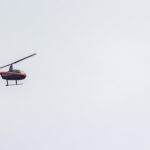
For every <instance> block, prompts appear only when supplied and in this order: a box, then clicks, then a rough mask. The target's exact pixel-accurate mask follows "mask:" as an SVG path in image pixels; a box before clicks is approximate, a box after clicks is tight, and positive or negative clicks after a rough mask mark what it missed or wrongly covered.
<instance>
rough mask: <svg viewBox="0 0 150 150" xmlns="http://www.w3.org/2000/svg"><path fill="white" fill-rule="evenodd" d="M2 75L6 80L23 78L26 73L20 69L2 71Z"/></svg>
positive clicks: (0, 73)
mask: <svg viewBox="0 0 150 150" xmlns="http://www.w3.org/2000/svg"><path fill="white" fill-rule="evenodd" d="M0 75H1V76H2V79H4V80H23V79H25V78H26V74H25V73H24V72H22V71H20V70H17V71H7V72H0Z"/></svg>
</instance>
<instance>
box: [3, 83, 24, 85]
mask: <svg viewBox="0 0 150 150" xmlns="http://www.w3.org/2000/svg"><path fill="white" fill-rule="evenodd" d="M17 85H23V83H19V84H17ZM6 86H16V84H8V85H6Z"/></svg>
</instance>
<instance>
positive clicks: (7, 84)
mask: <svg viewBox="0 0 150 150" xmlns="http://www.w3.org/2000/svg"><path fill="white" fill-rule="evenodd" d="M13 85H23V83H19V84H18V82H17V80H16V84H9V83H8V80H6V86H13Z"/></svg>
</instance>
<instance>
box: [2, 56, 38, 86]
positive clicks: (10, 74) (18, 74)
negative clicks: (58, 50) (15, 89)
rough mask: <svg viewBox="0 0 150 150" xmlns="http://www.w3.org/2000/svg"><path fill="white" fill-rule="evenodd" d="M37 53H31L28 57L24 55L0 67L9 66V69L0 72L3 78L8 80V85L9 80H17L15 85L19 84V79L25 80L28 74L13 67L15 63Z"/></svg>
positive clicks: (7, 84)
mask: <svg viewBox="0 0 150 150" xmlns="http://www.w3.org/2000/svg"><path fill="white" fill-rule="evenodd" d="M35 55H36V53H34V54H32V55H29V56H27V57H24V58H22V59H19V60H17V61H15V62H13V63H10V64H8V65H5V66H2V67H0V69H2V68H5V67H9V71H5V72H0V75H1V77H2V79H4V80H6V86H9V83H8V81H9V80H14V81H16V84H15V85H19V84H18V80H23V79H25V78H26V76H27V75H26V73H25V72H23V71H21V70H18V69H13V65H14V64H16V63H19V62H20V61H23V60H25V59H27V58H30V57H32V56H35Z"/></svg>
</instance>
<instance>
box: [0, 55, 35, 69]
mask: <svg viewBox="0 0 150 150" xmlns="http://www.w3.org/2000/svg"><path fill="white" fill-rule="evenodd" d="M35 55H36V53H34V54H32V55H29V56H27V57H24V58H22V59H19V60H17V61H15V62H13V63H11V64H8V65H5V66H2V67H0V69H2V68H5V67H8V66H10V65H13V64H16V63H18V62H20V61H23V60H25V59H27V58H30V57H32V56H35Z"/></svg>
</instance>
